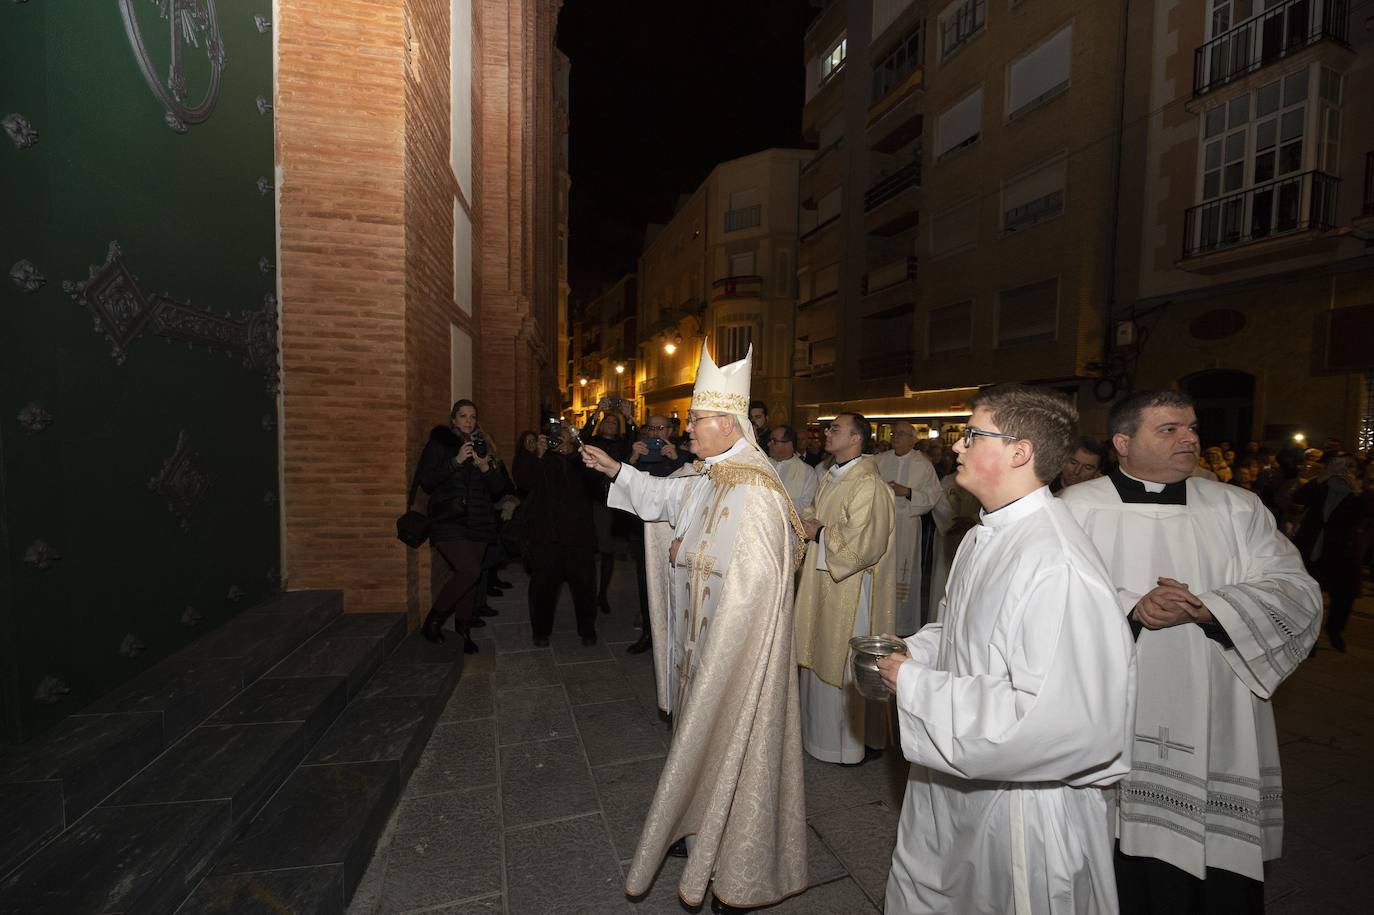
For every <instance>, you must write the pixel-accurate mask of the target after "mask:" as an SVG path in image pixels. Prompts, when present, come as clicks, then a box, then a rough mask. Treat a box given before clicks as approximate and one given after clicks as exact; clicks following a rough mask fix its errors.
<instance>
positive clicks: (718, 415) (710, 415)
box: [687, 413, 731, 426]
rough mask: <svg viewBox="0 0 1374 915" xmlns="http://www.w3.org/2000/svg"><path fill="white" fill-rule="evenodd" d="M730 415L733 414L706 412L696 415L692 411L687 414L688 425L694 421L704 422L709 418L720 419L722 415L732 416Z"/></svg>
mask: <svg viewBox="0 0 1374 915" xmlns="http://www.w3.org/2000/svg"><path fill="white" fill-rule="evenodd" d="M730 415H731V414H729V413H706V414H704V415H701V416H694V415H692V414H691V413H688V414H687V425H689V426H690V425H692V424H694V423H699V422H704V421H705V420H708V419H720V418H721V417H722V416H730Z"/></svg>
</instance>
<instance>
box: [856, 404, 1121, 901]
mask: <svg viewBox="0 0 1374 915" xmlns="http://www.w3.org/2000/svg"><path fill="white" fill-rule="evenodd" d="M972 406H973V414H972V416H971V417H970V418H969V422H968V425H967V426H966V427H965V428H964V435H963V438H962V439H961V440H960V441H959V442H957V443H956V444H955V446H954V451H955V453H956V454H957V456H958V470H957V479H958V483H959V485H960V486H961V487H963V488H964V489H966V490H967V491H968V492H969V493H971V494H972V495H974V496H975V497H977V499H978V500H979V502H981V503H982V505H983V510H982V524H981V525H979V526H977V527H974V528H973V529H972V530H970V531H969V533H968V535H967V536H966V537H965V538H964V541H963V543H962V544H961V545H960V546H959V553H958V557H957V558H956V559H955V562H954V571H953V573H952V577H951V578H950V582H949V589H948V592H947V596H946V597H945V599H944V602H943V606H942V607H941V608H940V613H939V617H938V619H939V622H935V623H931V624H929V625H927V626H926V627H924V628H923V629H922V630H921V631H920V632H918V633H917V634H916V635H914V636H912V637H910V638H908V639H906V649H907V650H906V652H905V653H898V654H893V655H889V656H888V657H886V658H882V659H880V660H879V661H878V668H879V670H880V672H881V673H882V676H883V682H884V684H885V685H886V686H887V688H888V689H889V690H890V691H892V692H893V693H895V694H896V696H897V711H898V716H899V721H900V725H901V740H902V750H903V753H904V754H905V755H906V758H907V759H909V760H911V762H912V763H913V765H912V767H911V773H910V775H909V777H908V779H907V787H906V798H905V800H904V801H903V803H902V814H901V820H900V821H899V824H898V827H897V845H896V848H895V850H894V851H893V855H892V870H891V872H890V874H889V876H888V881H887V900H886V906H885V911H886V912H888V913H889V915H914V913H927V912H930V913H935V912H940V913H952V912H959V913H963V912H999V913H1002V912H1006V913H1011V912H1015V913H1018V915H1032V913H1035V915H1049V913H1061V912H1076V913H1109V912H1115V911H1116V887H1115V884H1114V881H1113V875H1112V836H1111V829H1110V825H1109V820H1108V812H1107V797H1106V792H1105V791H1103V790H1102V789H1103V788H1104V787H1106V786H1109V785H1112V784H1114V783H1115V782H1116V781H1117V780H1118V779H1120V778H1121V777H1122V776H1123V775H1124V774H1125V773H1126V772H1127V771H1128V769H1129V767H1130V763H1129V752H1130V731H1129V730H1128V728H1129V727H1130V723H1131V712H1132V704H1133V700H1134V679H1135V671H1134V666H1135V664H1134V655H1133V651H1132V646H1131V632H1130V629H1129V628H1128V627H1127V626H1126V622H1125V620H1124V619H1123V618H1122V616H1121V614H1120V613H1119V612H1118V611H1117V609H1116V607H1115V606H1114V605H1113V591H1112V583H1111V580H1110V579H1109V578H1108V575H1107V570H1106V568H1105V567H1104V565H1103V563H1102V559H1101V558H1100V557H1099V556H1098V555H1097V552H1096V551H1095V550H1094V549H1093V546H1092V543H1091V542H1089V540H1088V539H1087V537H1085V536H1084V534H1083V531H1082V530H1080V529H1079V528H1078V526H1077V525H1076V524H1074V523H1073V519H1072V518H1071V517H1070V516H1069V512H1068V509H1067V508H1066V507H1065V506H1064V505H1063V503H1061V502H1060V501H1059V500H1058V499H1055V498H1054V497H1053V496H1051V495H1050V492H1049V488H1048V487H1047V486H1046V484H1047V483H1048V482H1049V481H1050V480H1052V479H1053V478H1054V476H1055V475H1056V474H1057V473H1058V472H1059V468H1060V465H1061V464H1062V462H1063V460H1064V455H1065V453H1066V452H1067V451H1068V450H1069V448H1070V446H1071V445H1072V443H1073V436H1074V427H1075V424H1076V422H1077V419H1078V414H1077V411H1076V410H1075V409H1074V408H1073V406H1072V404H1070V403H1069V402H1068V401H1067V400H1065V399H1064V398H1061V397H1059V396H1058V395H1055V394H1053V393H1051V392H1048V391H1039V390H1035V389H1032V388H1026V387H1023V386H1021V385H1001V386H998V387H994V388H986V389H984V390H982V391H980V392H979V393H978V395H977V396H976V397H975V398H974V400H973V403H972Z"/></svg>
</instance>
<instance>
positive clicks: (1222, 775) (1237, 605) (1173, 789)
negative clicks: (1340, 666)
mask: <svg viewBox="0 0 1374 915" xmlns="http://www.w3.org/2000/svg"><path fill="white" fill-rule="evenodd" d="M1123 477H1124V475H1123ZM1123 485H1126V484H1123ZM1134 485H1135V486H1140V484H1139V483H1135V484H1134ZM1141 491H1142V492H1143V487H1142V488H1141ZM1183 491H1184V492H1185V493H1186V500H1187V504H1186V505H1168V504H1155V503H1148V502H1131V503H1127V502H1123V501H1122V496H1121V494H1120V493H1119V492H1118V489H1117V484H1116V483H1115V482H1114V481H1113V478H1112V477H1111V476H1107V477H1100V478H1098V479H1096V480H1091V481H1089V482H1087V483H1079V484H1078V485H1077V486H1071V487H1069V488H1068V489H1066V490H1064V491H1063V492H1062V493H1061V494H1060V500H1061V501H1062V502H1063V503H1064V505H1065V506H1066V507H1067V508H1068V509H1069V510H1070V511H1071V512H1072V513H1073V515H1074V517H1075V518H1077V519H1078V521H1079V523H1080V524H1082V526H1083V529H1084V530H1085V531H1086V532H1087V534H1088V536H1089V537H1090V538H1091V539H1092V541H1093V543H1095V544H1096V545H1097V549H1098V551H1099V552H1100V553H1101V554H1102V558H1103V559H1104V560H1105V561H1106V563H1107V568H1108V569H1109V570H1110V571H1111V575H1112V580H1113V583H1114V584H1115V586H1116V592H1117V598H1118V602H1119V606H1120V609H1121V612H1122V613H1123V614H1129V613H1130V612H1131V611H1132V610H1133V609H1134V608H1135V605H1136V602H1137V601H1139V600H1140V597H1141V595H1143V594H1145V593H1146V592H1148V591H1150V590H1151V589H1153V588H1154V587H1155V585H1156V582H1157V580H1158V579H1159V578H1160V577H1161V576H1163V577H1168V578H1173V579H1175V580H1177V581H1181V582H1184V583H1185V584H1187V585H1188V587H1189V590H1191V591H1192V592H1193V593H1194V594H1196V595H1197V596H1198V597H1199V598H1201V599H1202V602H1203V603H1204V604H1205V605H1206V606H1207V609H1208V610H1210V611H1211V612H1212V615H1213V616H1214V617H1215V618H1216V620H1217V623H1218V624H1219V626H1216V627H1212V629H1211V632H1210V636H1209V632H1208V630H1204V629H1203V628H1202V627H1200V626H1197V625H1191V624H1189V625H1182V626H1173V627H1171V628H1168V629H1158V630H1151V629H1144V630H1142V631H1141V632H1140V633H1139V636H1138V638H1137V641H1136V650H1137V652H1138V654H1139V661H1140V699H1139V703H1138V705H1137V710H1136V721H1135V728H1134V731H1133V733H1134V739H1135V752H1134V756H1135V762H1134V765H1133V766H1132V768H1131V774H1130V775H1129V776H1127V778H1126V779H1125V781H1123V782H1122V783H1121V802H1120V813H1119V818H1118V824H1117V829H1118V835H1119V836H1120V838H1121V850H1122V851H1124V852H1126V853H1127V854H1130V855H1140V856H1145V857H1152V858H1158V859H1160V860H1162V861H1167V862H1168V863H1170V864H1172V865H1174V866H1175V867H1178V868H1180V869H1182V870H1185V871H1187V872H1188V873H1190V874H1192V875H1193V876H1194V877H1197V878H1199V879H1203V878H1204V877H1205V876H1206V868H1208V867H1220V868H1224V869H1226V870H1229V871H1233V872H1235V873H1238V874H1243V875H1245V876H1246V877H1250V878H1251V879H1254V880H1263V879H1264V867H1263V862H1264V861H1267V860H1269V859H1271V858H1276V857H1278V856H1279V854H1280V851H1281V845H1282V836H1283V808H1282V796H1283V789H1282V785H1281V782H1280V778H1279V748H1278V739H1277V736H1276V734H1275V731H1274V712H1273V708H1272V707H1271V706H1270V701H1269V700H1270V697H1271V696H1272V695H1273V693H1274V690H1275V689H1277V688H1278V686H1279V684H1280V683H1282V682H1283V680H1284V678H1285V677H1287V676H1288V675H1289V674H1290V673H1292V672H1293V670H1294V669H1295V668H1296V667H1297V666H1298V664H1299V663H1300V662H1301V661H1302V660H1303V659H1304V658H1306V657H1307V653H1308V651H1309V650H1311V648H1312V645H1313V643H1314V642H1315V641H1316V638H1317V627H1318V626H1320V624H1321V617H1322V598H1321V591H1320V589H1319V588H1318V587H1317V583H1316V582H1315V581H1313V580H1312V579H1311V577H1309V576H1308V574H1307V573H1306V572H1305V571H1304V570H1303V565H1302V559H1301V558H1300V557H1299V556H1298V551H1297V550H1296V549H1295V548H1294V547H1293V545H1292V543H1290V542H1289V541H1288V539H1287V538H1285V537H1283V536H1282V535H1280V534H1279V532H1278V530H1277V528H1276V527H1275V525H1274V517H1273V515H1271V514H1270V513H1269V510H1268V509H1267V508H1265V507H1264V505H1263V504H1262V503H1261V502H1260V500H1259V499H1258V498H1257V497H1256V496H1255V495H1254V494H1253V493H1251V492H1248V491H1246V490H1244V489H1241V488H1240V487H1238V486H1228V485H1226V484H1224V483H1214V482H1212V481H1210V480H1205V479H1202V478H1199V477H1193V478H1190V479H1188V480H1186V481H1185V483H1184V484H1183Z"/></svg>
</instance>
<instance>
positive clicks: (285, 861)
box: [177, 634, 463, 915]
mask: <svg viewBox="0 0 1374 915" xmlns="http://www.w3.org/2000/svg"><path fill="white" fill-rule="evenodd" d="M416 635H418V634H416ZM402 644H403V645H404V644H405V643H402ZM401 648H402V646H399V645H398V646H397V648H396V649H395V650H393V651H392V652H391V653H390V655H389V656H388V658H387V661H386V663H385V664H383V665H382V666H381V667H380V668H379V669H378V671H377V673H376V674H374V675H373V677H372V678H370V680H369V681H368V684H367V685H365V686H364V688H363V690H361V691H360V692H359V694H358V696H357V697H356V698H354V699H352V700H351V701H350V703H349V707H350V708H356V709H361V708H363V707H365V706H367V705H368V704H369V703H371V704H376V705H378V706H385V705H386V704H388V703H392V704H394V705H395V706H396V707H398V708H399V707H404V708H407V709H410V710H411V711H412V712H413V713H414V714H415V721H414V723H413V725H412V726H411V727H410V728H409V729H408V730H409V733H408V734H404V735H402V736H401V737H400V738H399V739H398V740H397V741H395V742H393V744H392V745H391V746H390V748H389V749H388V751H387V758H385V759H368V758H358V759H353V758H342V759H339V760H338V761H322V760H321V758H320V757H319V756H318V755H317V751H319V750H320V749H321V748H322V747H327V746H329V745H330V744H331V743H332V744H337V745H344V746H347V745H353V744H358V745H363V746H366V743H367V742H366V741H356V742H355V741H350V740H348V739H345V738H344V736H343V735H341V734H335V735H334V736H333V737H332V738H331V736H330V734H329V733H326V735H325V736H324V737H322V738H321V740H320V742H319V743H318V744H317V745H316V746H315V747H312V748H311V749H310V750H308V751H307V753H306V757H305V760H304V761H303V762H302V764H301V765H300V766H299V767H297V769H296V771H295V772H293V773H292V775H291V778H290V779H288V782H287V783H286V784H284V785H283V786H282V788H281V789H280V790H279V791H278V793H277V794H276V795H275V796H274V797H273V798H272V799H271V800H269V801H268V803H267V805H266V806H264V807H263V809H262V810H261V811H260V812H259V813H258V815H257V817H256V818H255V820H254V822H253V823H252V824H250V825H249V827H248V828H247V830H246V831H245V832H244V833H243V835H242V836H240V838H239V839H238V840H236V841H235V842H234V843H232V844H231V846H230V847H227V848H225V849H224V851H223V852H222V854H221V856H220V857H219V859H218V860H216V861H215V862H214V863H213V864H212V865H211V867H210V869H209V871H208V872H207V875H206V876H205V877H204V878H203V879H202V880H201V882H200V883H199V884H198V885H197V886H196V887H195V889H194V890H193V891H192V892H191V893H190V895H188V897H187V899H186V901H185V902H184V903H183V904H182V906H181V907H180V908H179V909H178V910H177V915H192V913H195V915H219V913H225V915H227V913H231V912H237V911H239V910H240V909H239V907H240V906H241V905H242V904H243V900H244V898H245V893H249V894H251V893H252V892H253V891H255V890H256V889H261V888H263V887H266V886H278V885H281V884H282V882H283V881H286V880H287V879H288V875H301V879H295V878H292V879H291V880H290V904H291V909H292V911H298V912H337V911H341V907H342V909H346V908H347V906H348V903H349V901H350V900H351V899H352V896H353V893H354V892H355V891H356V889H357V886H358V883H359V881H360V880H361V879H362V875H363V872H364V870H365V869H366V867H367V863H368V861H370V860H371V857H372V854H373V852H374V851H375V849H376V845H377V841H378V839H380V837H381V834H382V832H383V830H384V829H385V826H386V823H387V821H388V819H389V818H390V815H391V812H392V811H393V810H394V809H395V806H396V805H397V804H398V803H399V801H400V797H401V795H402V794H403V792H404V790H405V786H406V784H407V782H408V781H409V779H410V776H411V774H412V773H413V771H414V768H415V765H416V763H417V762H418V760H419V755H420V752H421V751H422V750H423V749H424V746H425V745H426V744H427V743H428V741H429V739H430V736H431V735H432V734H433V732H434V729H435V727H437V726H438V722H439V717H440V716H441V714H442V712H443V709H444V707H445V705H446V704H447V702H448V700H449V698H450V697H451V696H452V694H453V691H454V689H455V688H456V687H457V684H458V681H459V679H460V677H461V675H462V669H463V655H462V652H461V650H457V648H458V646H454V648H455V650H454V651H453V654H452V656H451V657H449V658H447V659H445V658H444V657H443V656H441V655H438V654H436V653H431V654H428V655H426V656H424V657H419V658H417V657H416V656H415V654H414V653H412V652H407V651H404V650H401ZM421 666H424V667H431V668H435V667H440V666H442V673H440V672H438V671H435V670H430V671H419V670H416V668H418V667H421ZM405 684H413V685H412V686H411V687H410V688H407V686H406V685H405ZM425 684H428V687H429V688H428V691H427V693H426V694H423V695H416V694H417V693H421V692H422V689H423V686H424V685H425ZM369 687H371V688H372V690H371V692H369ZM379 687H380V688H379ZM405 693H410V694H409V695H406V694H405ZM378 710H379V711H380V710H382V709H381V708H379V709H378ZM347 714H348V709H345V711H344V713H343V714H341V715H340V718H339V720H338V721H336V725H342V724H344V723H345V722H344V718H345V716H346V715H347ZM362 755H366V754H362ZM377 767H385V768H383V769H378V768H377ZM379 771H385V772H388V773H391V778H394V782H393V784H394V790H393V789H387V790H379V791H378V792H377V793H375V794H372V795H369V797H370V798H371V800H372V802H373V803H372V805H371V806H370V807H368V808H367V809H357V808H356V804H352V805H351V806H350V808H349V809H350V811H351V813H352V814H353V816H351V817H345V818H343V819H342V820H341V821H340V824H341V825H340V827H339V828H340V830H346V834H332V835H330V836H329V837H328V839H327V840H322V839H321V838H320V837H319V836H313V837H312V838H311V840H310V841H304V839H305V837H306V836H307V835H309V834H310V831H311V829H313V828H317V827H318V823H319V821H321V820H327V819H330V817H331V816H334V815H335V814H330V813H327V812H325V811H323V810H321V809H320V808H319V807H315V808H301V809H297V810H291V809H290V807H291V805H292V804H297V805H299V804H300V802H301V800H302V797H303V789H301V788H300V787H299V786H300V784H301V783H304V782H318V781H321V780H326V779H327V780H328V781H329V782H330V784H332V785H335V786H336V788H337V786H340V785H350V784H351V785H362V784H364V783H366V782H367V781H368V779H376V778H377V777H378V775H377V773H378V772H379ZM337 790H344V789H342V788H338V789H337ZM359 790H361V789H359ZM255 830H257V831H258V832H257V834H256V835H255ZM255 839H256V840H258V841H259V842H261V843H263V844H270V843H276V844H277V845H279V846H281V847H284V848H286V849H288V850H290V851H289V852H288V853H286V854H285V856H284V857H280V858H274V857H273V856H272V855H271V854H268V853H265V852H263V851H260V850H258V849H254V848H252V847H246V846H250V845H251V843H253V842H254V840H255ZM321 847H333V848H336V849H342V850H341V851H338V852H336V853H334V854H332V855H325V856H324V857H328V858H331V860H322V859H321V858H320V856H319V854H318V852H317V850H318V849H320V848H321ZM306 849H310V850H311V851H310V853H307V852H306V851H305V850H306ZM311 854H314V857H312V856H311ZM332 859H337V860H332ZM306 875H315V876H318V877H319V879H305V876H306ZM340 893H342V898H341V899H340V895H339V894H340Z"/></svg>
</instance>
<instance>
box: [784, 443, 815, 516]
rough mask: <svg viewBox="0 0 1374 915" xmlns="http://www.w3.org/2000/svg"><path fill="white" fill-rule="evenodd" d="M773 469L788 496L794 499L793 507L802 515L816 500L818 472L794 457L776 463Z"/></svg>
mask: <svg viewBox="0 0 1374 915" xmlns="http://www.w3.org/2000/svg"><path fill="white" fill-rule="evenodd" d="M773 469H774V470H776V471H777V472H778V479H780V480H782V485H783V487H784V488H785V489H786V490H787V495H788V496H790V497H791V498H792V507H793V508H795V509H796V510H797V514H799V515H800V514H801V513H802V512H804V511H806V510H807V509H808V508H810V507H811V503H812V502H814V501H815V500H816V484H817V483H818V482H819V481H818V480H817V479H816V471H815V470H814V469H813V468H812V467H811V465H810V464H808V463H806V461H803V460H802V459H801V458H799V457H797V456H796V455H793V456H792V457H790V458H788V459H787V460H785V461H774V462H773Z"/></svg>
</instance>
